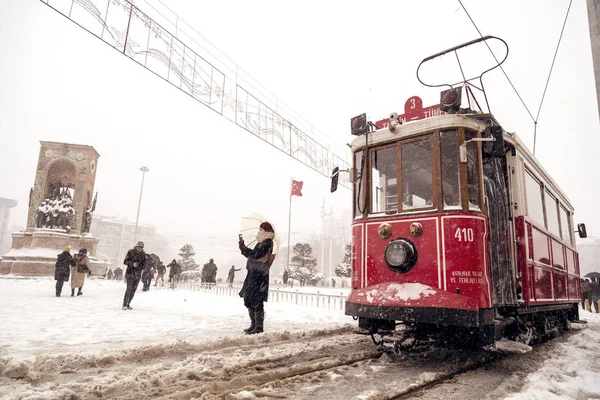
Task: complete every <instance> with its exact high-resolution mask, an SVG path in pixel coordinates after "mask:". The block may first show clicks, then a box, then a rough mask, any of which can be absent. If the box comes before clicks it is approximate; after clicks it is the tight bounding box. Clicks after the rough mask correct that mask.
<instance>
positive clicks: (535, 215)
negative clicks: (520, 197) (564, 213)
mask: <svg viewBox="0 0 600 400" xmlns="http://www.w3.org/2000/svg"><path fill="white" fill-rule="evenodd" d="M525 194H526V195H527V215H528V216H529V218H531V219H533V220H534V221H535V222H537V223H538V224H540V225H541V226H545V224H544V206H543V205H542V186H541V185H540V183H539V182H538V180H537V179H535V178H534V177H533V176H532V175H531V173H530V172H529V171H525Z"/></svg>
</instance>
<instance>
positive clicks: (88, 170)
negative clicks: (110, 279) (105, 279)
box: [0, 141, 108, 276]
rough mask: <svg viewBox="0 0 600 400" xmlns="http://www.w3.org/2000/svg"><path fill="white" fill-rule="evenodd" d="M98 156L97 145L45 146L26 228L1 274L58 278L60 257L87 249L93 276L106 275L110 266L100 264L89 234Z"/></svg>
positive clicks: (18, 234)
mask: <svg viewBox="0 0 600 400" xmlns="http://www.w3.org/2000/svg"><path fill="white" fill-rule="evenodd" d="M98 157H100V155H99V154H98V152H96V150H95V149H94V148H93V147H92V146H85V145H78V144H68V143H57V142H44V141H40V154H39V157H38V164H37V171H36V174H35V182H34V184H33V187H32V188H31V190H30V192H29V212H28V214H27V228H26V229H25V231H21V232H15V233H13V234H12V240H13V242H12V249H11V250H10V251H9V252H8V253H7V254H5V255H3V260H2V262H0V274H14V275H34V276H46V275H48V276H53V275H54V264H55V262H56V257H57V255H58V254H60V253H61V252H62V250H63V249H64V248H65V247H67V246H69V247H71V252H72V253H77V252H78V251H79V249H81V248H86V249H87V251H88V257H89V259H90V264H91V265H90V269H91V270H92V275H103V274H104V272H105V270H106V267H107V265H108V264H107V263H106V262H100V261H98V260H97V258H96V248H97V246H98V239H97V238H95V237H94V236H93V235H91V234H90V233H89V231H90V224H91V221H92V213H93V212H94V210H95V208H96V200H97V198H98V194H97V193H96V194H95V195H93V196H92V194H93V193H94V183H95V182H96V166H97V165H98Z"/></svg>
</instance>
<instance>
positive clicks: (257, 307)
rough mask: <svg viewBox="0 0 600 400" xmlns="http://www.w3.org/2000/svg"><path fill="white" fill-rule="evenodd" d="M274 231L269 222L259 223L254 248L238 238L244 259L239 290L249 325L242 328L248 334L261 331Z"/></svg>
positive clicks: (267, 295)
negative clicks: (244, 269) (248, 317)
mask: <svg viewBox="0 0 600 400" xmlns="http://www.w3.org/2000/svg"><path fill="white" fill-rule="evenodd" d="M274 238H275V231H274V230H273V226H272V225H271V224H270V223H269V222H263V223H262V224H260V229H259V231H258V234H257V235H256V239H257V243H256V245H255V246H254V249H250V248H249V247H246V245H245V244H244V239H242V238H240V241H239V249H240V251H241V252H242V255H243V256H244V257H246V258H247V259H248V260H247V261H246V270H247V274H246V279H244V285H243V286H242V290H241V291H240V297H243V298H244V305H245V306H246V308H247V309H248V315H249V316H250V326H249V327H248V328H247V329H244V332H246V334H248V335H253V334H256V333H261V332H263V329H264V321H265V309H264V302H265V301H267V299H268V297H269V269H270V268H271V264H272V263H273V259H274V256H273V239H274Z"/></svg>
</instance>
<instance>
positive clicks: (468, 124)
mask: <svg viewBox="0 0 600 400" xmlns="http://www.w3.org/2000/svg"><path fill="white" fill-rule="evenodd" d="M485 126H486V125H485V124H484V123H483V122H481V121H478V120H476V119H474V118H470V117H467V116H466V115H462V114H445V115H440V116H437V117H431V118H426V119H421V120H418V121H413V122H410V123H406V124H404V125H396V130H395V131H394V132H393V133H392V132H390V130H389V128H388V127H385V128H382V129H378V130H377V131H375V132H372V133H369V146H371V145H377V144H382V143H386V142H392V141H396V140H398V139H399V138H406V137H410V136H416V135H420V134H422V133H426V132H433V131H435V130H438V129H450V128H467V129H470V130H473V131H475V132H483V131H484V130H485ZM365 140H366V135H362V136H359V137H357V138H356V139H354V140H353V141H352V143H351V148H352V151H356V150H357V149H359V148H361V147H365Z"/></svg>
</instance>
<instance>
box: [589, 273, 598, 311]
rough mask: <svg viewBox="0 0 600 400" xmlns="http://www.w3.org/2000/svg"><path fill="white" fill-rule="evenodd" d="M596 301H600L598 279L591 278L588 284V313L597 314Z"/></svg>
mask: <svg viewBox="0 0 600 400" xmlns="http://www.w3.org/2000/svg"><path fill="white" fill-rule="evenodd" d="M598 300H600V282H598V279H595V278H592V281H591V282H590V302H591V304H590V311H591V312H595V313H597V312H598Z"/></svg>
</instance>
